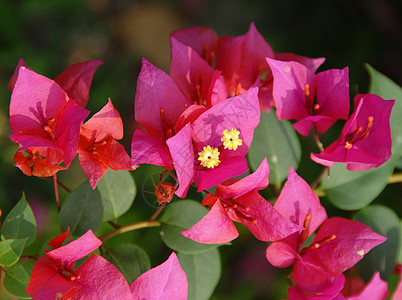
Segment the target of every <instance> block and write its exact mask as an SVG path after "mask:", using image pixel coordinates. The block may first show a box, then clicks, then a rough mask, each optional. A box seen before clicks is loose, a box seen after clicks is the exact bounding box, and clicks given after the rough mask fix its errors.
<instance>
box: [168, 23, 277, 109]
mask: <svg viewBox="0 0 402 300" xmlns="http://www.w3.org/2000/svg"><path fill="white" fill-rule="evenodd" d="M171 36H172V37H174V38H175V39H177V40H178V41H180V42H181V43H183V44H185V45H187V46H189V47H191V48H192V49H194V51H196V52H197V53H198V54H199V55H200V57H201V58H203V59H204V60H205V61H207V63H208V64H209V65H210V66H213V62H214V59H215V61H216V63H215V66H214V67H215V69H216V70H219V71H220V72H222V75H223V77H224V78H225V84H226V89H227V93H228V94H229V95H230V96H236V95H239V94H243V93H244V92H246V91H247V90H248V89H250V88H251V87H255V86H258V85H260V76H261V75H263V74H265V73H266V71H267V69H268V64H267V62H266V60H265V58H266V57H274V52H273V51H272V48H271V46H270V45H269V44H268V43H267V42H266V41H265V39H264V38H263V36H262V35H261V34H260V33H259V32H258V30H257V28H256V27H255V25H254V23H251V24H250V27H249V30H248V32H247V33H246V34H245V35H241V36H235V37H230V36H222V37H220V38H219V39H218V36H217V34H216V33H215V31H213V30H212V29H210V28H207V27H190V28H185V29H181V30H177V31H174V32H173V33H172V34H171ZM172 52H173V50H172ZM260 92H261V94H259V98H260V100H261V101H262V102H264V103H265V102H266V101H265V94H266V92H265V90H264V92H262V90H260ZM262 98H264V99H262ZM271 98H272V96H271ZM268 107H269V106H268Z"/></svg>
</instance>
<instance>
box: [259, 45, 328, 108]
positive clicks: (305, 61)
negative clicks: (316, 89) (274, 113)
mask: <svg viewBox="0 0 402 300" xmlns="http://www.w3.org/2000/svg"><path fill="white" fill-rule="evenodd" d="M275 59H276V60H280V61H295V62H298V63H301V64H302V65H304V66H306V67H307V69H308V70H309V72H311V74H314V73H315V72H316V71H317V69H318V68H319V67H320V66H321V65H322V64H323V63H324V61H325V58H324V57H320V58H310V57H306V56H301V55H297V54H294V53H288V52H283V53H275ZM261 77H263V76H261ZM261 79H262V78H261ZM273 81H274V78H273V76H272V72H271V70H270V69H269V72H267V73H266V75H265V78H264V79H263V80H262V82H261V83H260V92H259V93H258V96H259V98H260V101H261V103H262V108H264V109H265V110H266V111H269V109H270V108H271V107H272V106H273V107H275V101H274V97H273V95H272V92H273Z"/></svg>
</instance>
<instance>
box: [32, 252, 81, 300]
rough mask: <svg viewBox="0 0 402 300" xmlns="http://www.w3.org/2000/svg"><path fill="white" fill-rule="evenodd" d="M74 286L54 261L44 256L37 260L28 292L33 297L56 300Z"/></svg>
mask: <svg viewBox="0 0 402 300" xmlns="http://www.w3.org/2000/svg"><path fill="white" fill-rule="evenodd" d="M73 287H74V284H73V282H72V281H70V280H67V279H66V278H65V277H64V276H62V275H61V274H60V273H59V271H58V268H57V267H56V266H55V265H54V263H53V261H52V260H51V259H50V258H49V257H47V256H42V257H40V258H39V259H38V260H37V261H36V262H35V265H34V267H33V270H32V274H31V278H30V280H29V284H28V286H27V288H26V292H27V293H28V295H30V296H31V297H32V298H33V299H43V300H54V299H57V297H59V296H61V295H64V294H65V293H67V292H68V291H69V290H71V289H72V288H73Z"/></svg>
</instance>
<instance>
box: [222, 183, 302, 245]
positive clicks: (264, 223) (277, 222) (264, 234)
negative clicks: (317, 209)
mask: <svg viewBox="0 0 402 300" xmlns="http://www.w3.org/2000/svg"><path fill="white" fill-rule="evenodd" d="M234 200H235V203H237V204H238V208H237V210H238V211H236V209H228V210H227V212H228V214H229V217H230V218H231V219H232V220H233V221H236V222H240V223H243V224H244V225H246V226H247V227H248V229H249V230H250V231H251V233H252V234H253V235H254V236H255V237H256V238H257V239H259V240H261V241H266V242H267V241H278V240H281V239H284V238H285V237H288V236H290V235H291V234H293V233H295V232H300V231H301V230H302V229H303V228H302V227H301V226H299V225H297V224H294V223H292V222H290V221H289V220H287V219H286V218H285V217H284V216H282V215H281V214H280V213H279V212H277V211H276V210H275V209H274V207H273V206H272V205H271V204H270V203H269V202H268V201H267V200H265V199H264V198H263V197H261V196H260V194H258V192H257V191H253V192H250V193H248V194H246V195H244V196H241V197H238V198H236V199H234ZM239 213H240V214H239Z"/></svg>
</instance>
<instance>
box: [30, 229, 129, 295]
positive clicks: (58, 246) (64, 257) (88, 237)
mask: <svg viewBox="0 0 402 300" xmlns="http://www.w3.org/2000/svg"><path fill="white" fill-rule="evenodd" d="M67 235H68V231H67V232H66V233H64V234H61V235H59V236H58V237H56V238H54V239H53V240H52V241H51V242H50V243H49V245H50V246H51V247H52V248H53V249H52V250H49V251H47V250H46V251H45V254H46V255H44V256H42V257H40V258H39V259H38V260H37V261H36V263H35V265H34V268H33V270H32V274H31V279H30V281H29V284H28V287H27V289H26V292H27V293H28V294H29V295H30V296H31V297H32V298H33V299H43V300H47V299H49V300H50V299H51V300H54V299H59V298H61V297H62V296H64V298H63V299H69V298H73V299H100V298H105V299H106V298H108V299H130V298H131V292H130V288H129V285H128V283H127V281H126V279H125V278H124V276H123V275H122V274H121V273H120V272H119V270H118V269H117V268H116V267H115V266H114V265H112V264H111V263H109V262H108V261H107V260H106V259H104V258H103V257H101V256H98V255H96V254H92V256H91V257H90V258H89V259H88V260H87V261H86V262H84V263H83V264H82V265H81V266H80V267H79V268H78V269H76V270H74V265H75V261H77V260H78V259H80V258H83V257H84V256H86V255H88V254H89V253H91V252H93V251H94V250H96V249H97V248H98V247H99V246H100V245H101V244H102V242H101V241H100V240H99V239H97V238H96V236H95V235H94V234H93V233H92V231H91V230H89V231H88V232H87V233H86V234H84V235H83V236H81V237H80V238H78V239H77V240H75V241H73V242H70V243H68V244H67V245H65V246H62V244H63V242H64V240H65V239H66V238H67Z"/></svg>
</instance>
